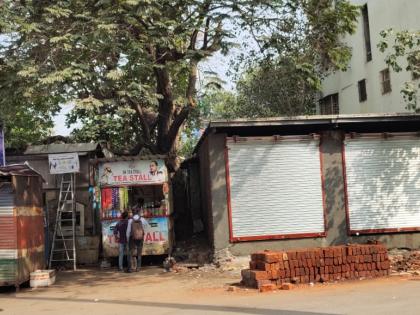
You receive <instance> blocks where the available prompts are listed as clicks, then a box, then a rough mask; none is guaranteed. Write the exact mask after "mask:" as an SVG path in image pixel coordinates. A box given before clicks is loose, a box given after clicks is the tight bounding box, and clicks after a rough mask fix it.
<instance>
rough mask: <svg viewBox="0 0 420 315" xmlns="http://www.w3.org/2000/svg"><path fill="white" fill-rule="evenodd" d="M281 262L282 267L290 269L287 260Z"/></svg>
mask: <svg viewBox="0 0 420 315" xmlns="http://www.w3.org/2000/svg"><path fill="white" fill-rule="evenodd" d="M283 264H284V269H286V270H287V269H290V262H289V261H288V260H286V261H284V262H283Z"/></svg>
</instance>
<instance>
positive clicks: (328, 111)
mask: <svg viewBox="0 0 420 315" xmlns="http://www.w3.org/2000/svg"><path fill="white" fill-rule="evenodd" d="M319 109H320V112H321V115H335V114H338V113H339V106H338V93H336V94H331V95H328V96H326V97H324V98H322V99H321V100H320V101H319Z"/></svg>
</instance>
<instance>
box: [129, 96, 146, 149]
mask: <svg viewBox="0 0 420 315" xmlns="http://www.w3.org/2000/svg"><path fill="white" fill-rule="evenodd" d="M127 99H128V102H129V103H130V106H131V108H133V109H134V110H135V111H136V113H137V116H138V117H139V120H140V124H141V129H142V131H143V139H144V142H145V143H150V129H149V124H148V123H147V121H146V117H145V115H144V113H143V109H142V108H141V106H140V104H139V103H137V102H134V101H133V100H132V99H131V98H129V97H128V98H127Z"/></svg>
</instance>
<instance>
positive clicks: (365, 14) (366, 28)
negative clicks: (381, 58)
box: [362, 4, 372, 62]
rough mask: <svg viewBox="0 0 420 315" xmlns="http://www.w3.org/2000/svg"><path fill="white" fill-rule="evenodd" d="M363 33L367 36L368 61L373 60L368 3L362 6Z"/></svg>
mask: <svg viewBox="0 0 420 315" xmlns="http://www.w3.org/2000/svg"><path fill="white" fill-rule="evenodd" d="M362 18H363V34H364V37H365V49H366V61H368V62H369V61H371V60H372V48H371V45H370V30H369V12H368V7H367V4H365V5H364V6H363V7H362Z"/></svg>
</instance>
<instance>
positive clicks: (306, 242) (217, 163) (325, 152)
mask: <svg viewBox="0 0 420 315" xmlns="http://www.w3.org/2000/svg"><path fill="white" fill-rule="evenodd" d="M342 138H343V134H342V133H341V131H327V132H324V133H323V134H322V138H321V139H322V140H321V156H322V159H323V169H322V172H323V175H324V179H325V197H326V217H327V236H326V237H320V238H304V239H286V240H272V241H253V242H238V243H230V242H229V217H228V208H227V191H226V171H225V154H224V148H225V135H223V134H210V135H209V136H208V137H207V139H208V148H204V147H203V146H201V148H200V152H199V155H200V157H201V156H203V155H204V152H205V151H207V150H208V156H209V159H208V161H206V160H202V159H201V158H200V167H201V168H202V169H205V168H208V170H209V173H208V176H209V180H208V181H207V179H205V180H203V178H202V181H201V183H202V185H206V183H207V185H208V186H202V190H203V191H205V190H209V191H210V192H211V194H209V195H207V196H206V195H203V197H211V200H210V204H209V205H207V206H205V207H206V209H208V211H210V213H211V217H212V221H213V238H214V242H213V246H214V249H215V250H216V251H217V250H221V249H224V248H230V250H231V252H232V253H233V254H236V255H247V254H249V253H251V252H253V251H256V250H263V249H273V250H280V249H288V248H296V247H318V246H330V245H338V244H346V243H366V242H367V241H368V240H371V239H375V240H379V241H381V242H384V243H385V244H386V246H387V247H388V248H396V247H397V248H420V233H394V234H376V235H364V236H348V235H347V225H346V211H345V201H344V200H345V199H344V178H343V165H342V154H341V147H342ZM206 163H208V164H206ZM203 174H204V173H203ZM206 176H207V175H206ZM204 205H206V199H205V198H203V206H204Z"/></svg>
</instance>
